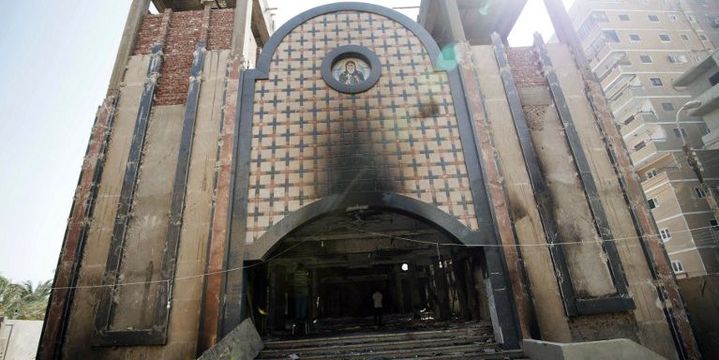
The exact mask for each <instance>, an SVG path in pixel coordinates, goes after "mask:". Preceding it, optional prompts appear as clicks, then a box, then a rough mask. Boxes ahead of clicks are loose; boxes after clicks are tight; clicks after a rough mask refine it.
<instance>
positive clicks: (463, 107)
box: [219, 3, 520, 348]
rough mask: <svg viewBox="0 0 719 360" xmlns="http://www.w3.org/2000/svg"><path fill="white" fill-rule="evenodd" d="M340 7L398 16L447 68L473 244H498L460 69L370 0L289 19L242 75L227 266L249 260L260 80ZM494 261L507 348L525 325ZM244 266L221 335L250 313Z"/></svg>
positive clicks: (494, 251) (230, 276)
mask: <svg viewBox="0 0 719 360" xmlns="http://www.w3.org/2000/svg"><path fill="white" fill-rule="evenodd" d="M336 11H362V12H370V13H375V14H378V15H382V16H386V17H388V18H390V19H393V20H395V21H397V22H399V23H400V24H402V25H403V26H404V27H406V28H407V29H408V30H410V31H411V32H413V33H414V34H415V35H416V36H417V37H418V38H419V39H420V41H421V42H422V44H423V45H424V47H425V49H426V50H427V52H428V53H429V55H430V58H431V61H432V64H433V66H434V68H435V69H436V70H437V71H446V72H447V75H448V78H449V83H450V90H451V93H452V98H453V101H454V106H455V112H456V113H457V120H458V125H459V128H460V138H461V139H460V141H461V143H462V147H463V149H464V154H465V163H466V166H467V171H468V176H469V180H470V191H471V193H472V196H473V199H474V205H475V212H476V214H477V221H478V224H479V228H480V229H481V230H480V231H479V232H475V234H476V236H473V237H471V238H470V239H469V240H470V241H471V244H473V245H482V244H492V245H498V244H499V243H498V238H497V235H496V231H497V229H496V226H495V223H494V221H493V214H492V211H491V207H490V204H489V201H488V200H489V199H488V195H487V193H486V188H485V183H484V179H483V175H482V174H483V170H482V167H483V164H482V163H481V160H480V156H479V153H478V151H477V144H476V138H475V136H474V130H473V126H472V123H471V118H470V116H469V110H468V108H467V104H466V102H465V99H464V88H463V86H462V82H461V79H460V75H459V70H458V69H457V68H456V67H455V68H451V69H446V68H443V67H442V66H441V65H442V64H441V63H442V56H441V52H440V49H439V47H438V46H437V43H436V42H435V41H434V39H433V38H432V37H431V35H430V34H429V33H428V32H427V31H426V30H425V29H424V28H422V27H421V26H420V25H419V24H417V23H416V22H415V21H413V20H411V19H410V18H408V17H406V16H404V15H402V14H400V13H398V12H396V11H394V10H391V9H388V8H384V7H381V6H377V5H371V4H365V3H338V4H330V5H324V6H320V7H317V8H314V9H311V10H308V11H306V12H304V13H301V14H299V15H297V16H296V17H294V18H293V19H291V20H289V21H288V22H287V23H285V24H284V25H283V26H282V27H281V28H280V29H279V30H277V31H276V32H275V33H274V34H273V35H272V37H271V38H270V39H269V40H268V42H267V44H266V45H265V47H264V48H263V50H262V52H261V55H260V58H259V59H258V61H257V68H256V69H253V70H248V71H244V72H243V73H242V75H241V85H240V86H241V89H240V92H241V95H240V96H239V97H238V108H239V112H238V115H237V116H238V119H237V130H238V131H236V134H237V135H236V136H237V138H236V141H235V144H236V145H235V149H234V161H233V170H232V172H233V174H234V176H233V183H232V185H231V186H232V196H231V199H232V205H231V208H230V210H229V214H228V215H229V216H230V229H229V231H228V234H227V240H226V241H227V243H226V246H225V249H226V251H227V253H226V260H225V264H224V269H225V270H228V269H238V268H241V267H242V265H243V261H244V259H243V250H242V244H243V243H244V241H245V239H244V236H245V232H246V226H247V224H246V220H247V219H246V217H247V189H248V187H249V179H248V178H249V162H250V147H251V140H252V114H253V100H254V99H253V97H254V89H255V81H256V80H262V79H267V78H268V76H269V73H268V72H269V69H270V62H271V60H272V56H273V55H274V53H275V50H276V49H277V47H278V45H279V44H280V43H281V42H282V40H283V39H284V37H285V36H287V34H289V33H290V31H292V30H293V29H294V28H295V27H297V26H299V25H301V24H302V23H304V22H306V21H308V20H309V19H312V18H314V17H317V16H320V15H323V14H326V13H331V12H336ZM484 255H485V259H486V262H487V266H488V269H487V270H488V271H487V272H488V274H489V281H490V282H491V284H492V288H493V289H494V290H495V293H494V294H493V297H494V299H495V308H496V310H497V314H499V316H498V322H499V323H498V324H496V325H498V326H499V327H500V328H501V329H502V335H503V338H504V347H505V348H519V337H520V334H519V324H518V319H517V317H516V316H515V309H514V304H513V300H512V296H511V291H512V290H511V286H509V285H510V283H509V279H508V274H507V271H506V264H505V259H504V254H503V253H502V251H501V250H500V248H499V247H497V246H490V247H487V248H486V249H485V251H484ZM241 273H242V271H233V272H228V273H226V274H225V277H224V279H223V286H222V291H223V295H224V301H223V304H224V308H223V311H222V312H221V319H220V324H219V334H220V335H221V336H224V335H226V334H227V333H229V332H230V331H231V330H232V329H233V328H234V327H236V326H237V325H239V323H240V322H241V321H242V318H243V317H244V308H243V306H244V305H243V303H244V300H243V298H242V292H241V289H242V286H243V285H242V283H243V279H242V274H241Z"/></svg>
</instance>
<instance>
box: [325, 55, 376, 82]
mask: <svg viewBox="0 0 719 360" xmlns="http://www.w3.org/2000/svg"><path fill="white" fill-rule="evenodd" d="M369 74H370V69H369V65H367V63H366V62H364V61H362V60H360V59H357V58H347V59H342V60H340V61H337V62H336V63H335V64H334V66H332V76H333V77H334V78H335V80H337V81H339V82H340V83H341V84H344V85H350V86H351V85H357V84H361V83H363V82H364V81H365V80H366V79H367V78H368V77H369Z"/></svg>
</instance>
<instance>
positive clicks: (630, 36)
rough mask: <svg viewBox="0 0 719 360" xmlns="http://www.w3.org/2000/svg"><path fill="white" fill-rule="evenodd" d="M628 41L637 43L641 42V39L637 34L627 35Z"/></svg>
mask: <svg viewBox="0 0 719 360" xmlns="http://www.w3.org/2000/svg"><path fill="white" fill-rule="evenodd" d="M629 40H630V41H639V40H641V38H640V37H639V35H638V34H629Z"/></svg>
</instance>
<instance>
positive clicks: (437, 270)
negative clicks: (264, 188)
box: [246, 208, 490, 337]
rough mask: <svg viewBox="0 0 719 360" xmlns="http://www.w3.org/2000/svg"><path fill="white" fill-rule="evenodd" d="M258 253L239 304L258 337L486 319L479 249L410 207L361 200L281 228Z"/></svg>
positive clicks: (418, 326) (432, 325) (407, 327)
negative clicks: (377, 300)
mask: <svg viewBox="0 0 719 360" xmlns="http://www.w3.org/2000/svg"><path fill="white" fill-rule="evenodd" d="M265 258H266V261H265V262H262V263H255V264H247V265H248V266H250V267H249V268H248V269H247V276H248V277H247V280H248V286H247V290H248V296H247V299H248V303H247V307H246V308H247V310H248V316H250V317H251V318H252V319H253V321H254V323H255V326H256V327H257V329H258V331H259V332H260V333H261V334H262V335H263V336H274V337H292V336H305V335H322V334H330V333H331V334H336V333H347V332H363V331H367V330H370V329H383V330H402V331H405V330H410V331H411V330H415V329H416V330H419V329H432V328H437V327H443V326H447V325H448V324H456V323H457V322H464V321H479V320H486V321H489V319H490V316H489V310H488V309H489V307H488V300H487V296H486V286H485V275H484V271H483V269H484V265H483V260H482V259H483V256H482V250H481V248H479V247H477V248H469V247H466V246H464V245H462V244H461V243H460V242H459V241H458V240H456V239H455V238H454V237H453V236H452V235H450V234H449V233H447V232H444V231H443V230H442V229H440V228H439V227H437V226H436V225H434V224H431V223H429V222H427V221H424V220H423V219H419V218H417V217H414V216H412V215H411V214H405V213H400V212H397V211H394V210H387V209H373V208H361V209H354V210H352V209H350V210H349V211H343V212H339V213H332V214H329V215H325V216H322V217H320V218H317V219H315V220H312V221H310V222H309V223H306V224H304V225H302V226H300V227H298V228H296V229H295V230H293V231H291V232H290V233H288V234H287V235H286V236H285V237H283V238H282V240H281V241H280V242H279V243H278V244H277V246H275V247H274V248H273V250H272V251H271V252H270V253H269V254H268V255H267V256H266V257H265ZM375 292H379V293H381V295H382V296H381V298H382V301H381V302H382V325H381V326H380V325H379V324H377V322H376V319H375V318H374V316H373V315H374V313H375V309H374V300H373V294H374V293H375ZM375 297H376V295H375Z"/></svg>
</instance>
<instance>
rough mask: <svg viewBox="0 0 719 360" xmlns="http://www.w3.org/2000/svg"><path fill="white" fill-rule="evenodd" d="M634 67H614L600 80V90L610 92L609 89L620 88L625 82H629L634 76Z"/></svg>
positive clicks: (626, 65)
mask: <svg viewBox="0 0 719 360" xmlns="http://www.w3.org/2000/svg"><path fill="white" fill-rule="evenodd" d="M634 71H635V70H634V67H632V65H631V64H624V65H619V64H617V65H615V66H614V67H613V68H612V69H611V70H610V71H609V72H608V73H607V75H605V76H604V78H603V79H601V80H600V83H601V84H602V89H605V91H607V92H608V91H610V90H611V88H615V89H616V88H617V86H622V85H623V84H625V82H629V81H631V80H632V79H633V78H634V77H635V76H636V74H634V73H633V72H634Z"/></svg>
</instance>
